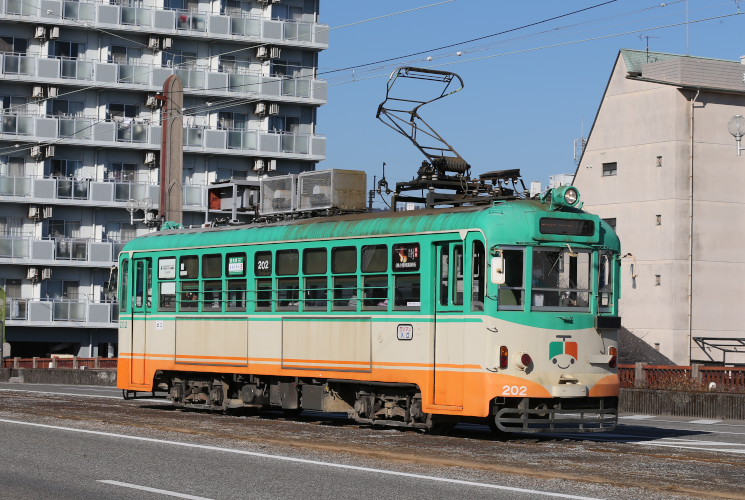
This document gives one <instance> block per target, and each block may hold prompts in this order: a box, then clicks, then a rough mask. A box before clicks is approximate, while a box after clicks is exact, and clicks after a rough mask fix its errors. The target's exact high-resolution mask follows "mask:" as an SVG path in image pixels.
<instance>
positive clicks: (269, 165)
mask: <svg viewBox="0 0 745 500" xmlns="http://www.w3.org/2000/svg"><path fill="white" fill-rule="evenodd" d="M266 169H267V170H277V160H267V161H266Z"/></svg>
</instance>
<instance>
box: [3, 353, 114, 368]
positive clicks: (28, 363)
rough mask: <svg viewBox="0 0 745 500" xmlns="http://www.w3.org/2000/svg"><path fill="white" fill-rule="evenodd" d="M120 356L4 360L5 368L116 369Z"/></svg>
mask: <svg viewBox="0 0 745 500" xmlns="http://www.w3.org/2000/svg"><path fill="white" fill-rule="evenodd" d="M117 361H118V358H101V357H97V358H79V357H77V356H72V357H70V358H58V357H54V358H7V359H4V360H3V363H2V367H3V368H13V369H15V370H18V369H20V368H49V369H55V368H59V369H70V368H72V369H74V370H80V369H84V370H111V369H116V366H117Z"/></svg>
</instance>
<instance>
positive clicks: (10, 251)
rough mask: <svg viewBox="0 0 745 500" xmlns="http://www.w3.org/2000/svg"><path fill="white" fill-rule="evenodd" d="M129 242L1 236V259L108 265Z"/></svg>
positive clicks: (96, 265) (39, 263) (92, 265)
mask: <svg viewBox="0 0 745 500" xmlns="http://www.w3.org/2000/svg"><path fill="white" fill-rule="evenodd" d="M125 244H126V243H124V242H119V241H108V240H107V241H102V240H94V239H88V238H34V237H31V236H6V235H3V236H0V262H2V261H3V260H4V259H11V260H15V261H17V260H28V261H29V262H28V264H37V265H40V266H43V265H52V264H59V263H60V261H76V262H77V263H78V264H84V265H86V266H88V267H106V266H109V265H110V264H111V263H112V262H114V261H116V258H117V256H118V255H119V252H121V251H122V249H123V248H124V245H125Z"/></svg>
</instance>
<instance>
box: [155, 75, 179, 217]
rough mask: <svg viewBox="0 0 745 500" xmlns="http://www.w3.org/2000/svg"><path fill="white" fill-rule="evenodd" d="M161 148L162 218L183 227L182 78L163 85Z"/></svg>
mask: <svg viewBox="0 0 745 500" xmlns="http://www.w3.org/2000/svg"><path fill="white" fill-rule="evenodd" d="M160 99H161V100H162V101H163V107H162V108H161V125H162V127H163V142H162V143H161V147H160V207H159V208H160V215H161V217H162V221H163V222H165V221H173V222H178V223H179V224H183V222H184V217H183V207H184V201H183V170H184V118H183V117H184V84H183V83H182V82H181V78H179V77H178V75H171V76H169V77H168V78H167V79H166V81H165V83H164V84H163V95H162V96H160Z"/></svg>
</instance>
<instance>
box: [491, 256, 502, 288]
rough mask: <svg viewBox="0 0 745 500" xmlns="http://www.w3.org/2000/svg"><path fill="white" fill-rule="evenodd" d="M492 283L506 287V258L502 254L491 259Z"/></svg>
mask: <svg viewBox="0 0 745 500" xmlns="http://www.w3.org/2000/svg"><path fill="white" fill-rule="evenodd" d="M491 281H492V283H494V284H495V285H504V281H505V274H504V256H503V255H502V253H501V252H499V255H498V256H497V257H492V258H491Z"/></svg>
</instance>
